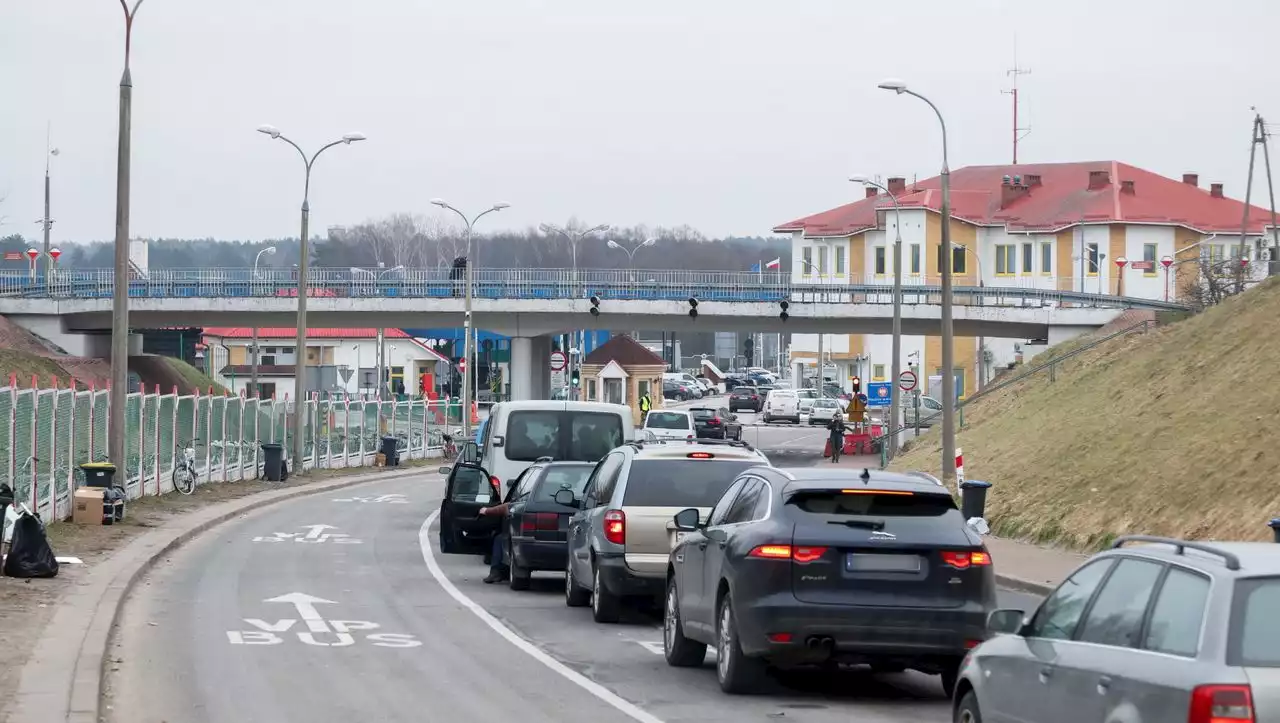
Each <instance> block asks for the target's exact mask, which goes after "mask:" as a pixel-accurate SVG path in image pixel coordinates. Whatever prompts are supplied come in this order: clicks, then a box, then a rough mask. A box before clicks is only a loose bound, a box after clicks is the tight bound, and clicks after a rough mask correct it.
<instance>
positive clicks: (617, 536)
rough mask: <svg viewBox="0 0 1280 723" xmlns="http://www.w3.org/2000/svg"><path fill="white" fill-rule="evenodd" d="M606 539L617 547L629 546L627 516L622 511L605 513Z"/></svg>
mask: <svg viewBox="0 0 1280 723" xmlns="http://www.w3.org/2000/svg"><path fill="white" fill-rule="evenodd" d="M604 539H606V540H608V541H609V542H612V543H613V544H615V545H625V544H627V515H626V514H625V513H624V512H623V511H622V510H609V511H608V512H606V513H604Z"/></svg>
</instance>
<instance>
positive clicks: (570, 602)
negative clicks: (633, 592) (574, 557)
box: [564, 561, 591, 608]
mask: <svg viewBox="0 0 1280 723" xmlns="http://www.w3.org/2000/svg"><path fill="white" fill-rule="evenodd" d="M590 602H591V591H590V590H587V589H584V588H582V587H581V586H579V585H578V581H577V580H576V579H574V577H573V563H572V561H567V562H565V564H564V604H565V605H567V606H569V607H571V608H584V607H586V606H587V604H588V603H590Z"/></svg>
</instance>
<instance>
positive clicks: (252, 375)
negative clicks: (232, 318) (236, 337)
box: [249, 246, 276, 397]
mask: <svg viewBox="0 0 1280 723" xmlns="http://www.w3.org/2000/svg"><path fill="white" fill-rule="evenodd" d="M263 254H266V255H267V256H275V255H276V247H275V246H268V247H266V248H265V249H262V250H261V251H259V252H258V255H257V256H254V257H253V279H251V281H250V286H252V285H253V283H254V282H257V280H258V278H259V277H258V262H259V261H261V260H262V256H263ZM249 355H250V357H251V359H250V367H249V389H250V390H252V392H253V396H254V397H257V396H258V327H257V326H254V327H253V345H252V346H251V347H250V348H249Z"/></svg>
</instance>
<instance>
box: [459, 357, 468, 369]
mask: <svg viewBox="0 0 1280 723" xmlns="http://www.w3.org/2000/svg"><path fill="white" fill-rule="evenodd" d="M458 371H459V372H466V371H467V360H466V359H459V360H458Z"/></svg>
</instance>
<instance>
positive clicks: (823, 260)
mask: <svg viewBox="0 0 1280 723" xmlns="http://www.w3.org/2000/svg"><path fill="white" fill-rule="evenodd" d="M818 273H819V274H826V273H827V247H826V246H819V247H818Z"/></svg>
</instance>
